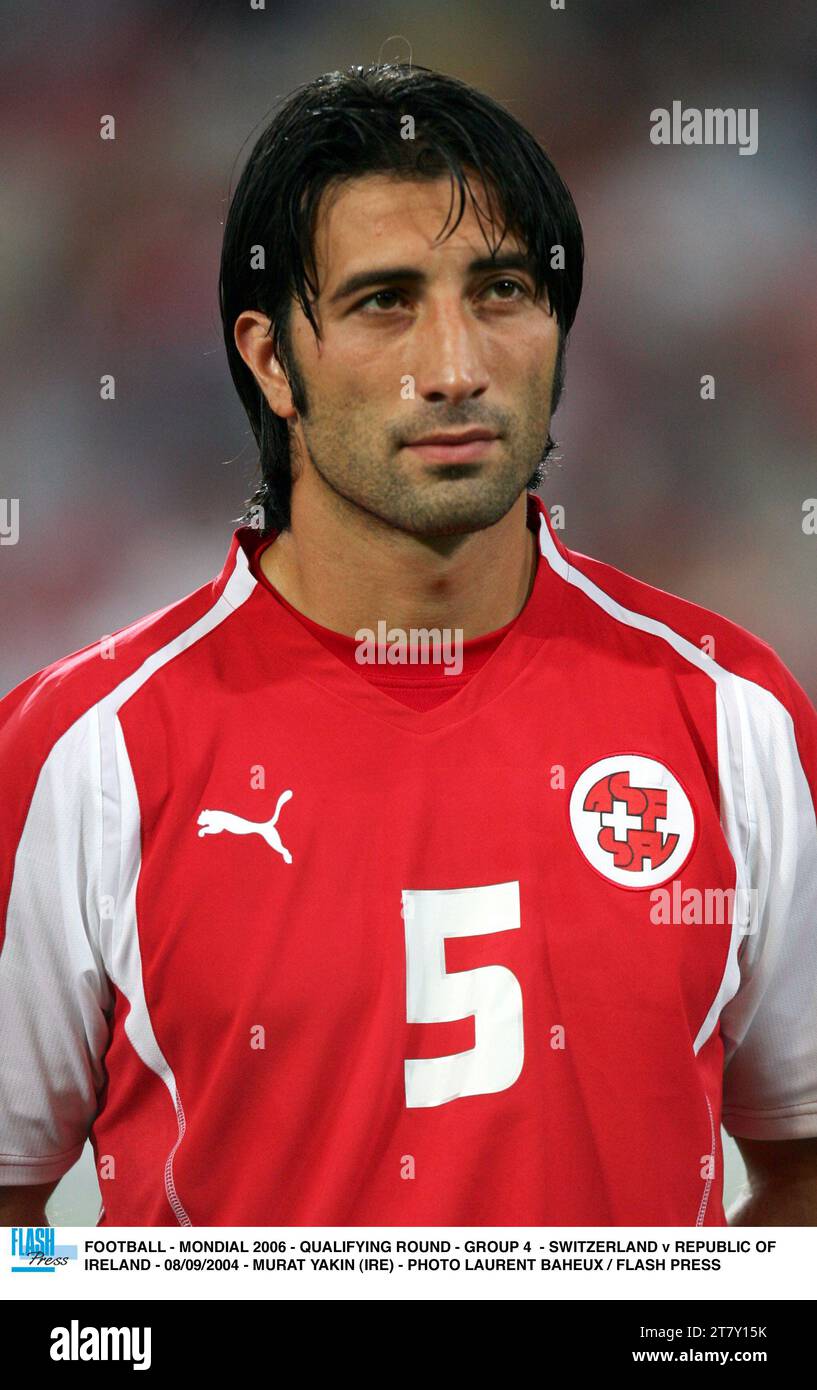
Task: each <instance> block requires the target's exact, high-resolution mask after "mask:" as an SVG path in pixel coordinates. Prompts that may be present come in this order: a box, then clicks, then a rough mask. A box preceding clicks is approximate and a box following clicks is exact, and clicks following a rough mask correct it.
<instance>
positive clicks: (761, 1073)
mask: <svg viewBox="0 0 817 1390" xmlns="http://www.w3.org/2000/svg"><path fill="white" fill-rule="evenodd" d="M768 650H769V652H770V654H771V657H772V663H771V668H770V682H769V685H770V687H771V688H769V689H767V688H766V687H765V686H760V685H758V684H756V683H754V682H749V681H746V682H743V686H744V689H743V691H742V694H741V700H740V708H741V724H742V730H741V739H742V742H743V748H744V779H745V795H746V804H747V807H748V808H749V839H748V849H747V858H748V863H747V874H748V881H749V888H750V900H751V901H752V914H751V921H750V926H749V930H748V932H747V935H746V937H745V939H744V941H743V943H742V949H741V952H740V956H739V962H740V977H741V979H740V986H739V988H738V991H737V993H736V994H735V995H734V997H733V998H732V999H731V1000H730V1001H729V1003H728V1004H727V1005H726V1007H725V1008H724V1010H723V1013H722V1015H721V1034H722V1037H723V1039H724V1043H725V1049H726V1052H725V1057H726V1062H725V1072H724V1089H723V1115H722V1119H723V1126H724V1128H725V1129H726V1131H727V1132H728V1133H729V1134H732V1135H737V1136H740V1137H745V1138H749V1139H798V1138H810V1137H815V1136H817V811H816V810H815V808H816V807H817V712H815V709H814V706H813V704H812V703H811V701H810V700H809V698H808V696H807V695H806V692H805V691H804V690H803V688H802V687H801V686H800V685H799V684H798V683H797V681H796V680H795V678H794V676H793V675H792V674H791V672H790V671H789V670H788V669H787V668H786V667H785V666H784V665H783V663H782V662H781V661H780V659H779V657H777V656H776V655H775V654H774V653H773V652H772V651H771V649H768Z"/></svg>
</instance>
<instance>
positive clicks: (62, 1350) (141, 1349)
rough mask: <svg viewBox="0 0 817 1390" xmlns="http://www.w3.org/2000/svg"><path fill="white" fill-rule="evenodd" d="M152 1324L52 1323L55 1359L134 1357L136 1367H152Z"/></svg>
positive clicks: (132, 1358)
mask: <svg viewBox="0 0 817 1390" xmlns="http://www.w3.org/2000/svg"><path fill="white" fill-rule="evenodd" d="M150 1334H151V1329H150V1328H149V1327H80V1325H79V1321H78V1319H77V1318H72V1319H71V1322H70V1324H69V1326H68V1327H52V1329H51V1360H52V1361H131V1362H132V1363H133V1369H134V1370H135V1371H147V1370H148V1369H149V1368H150V1341H151V1337H150Z"/></svg>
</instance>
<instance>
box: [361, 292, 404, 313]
mask: <svg viewBox="0 0 817 1390" xmlns="http://www.w3.org/2000/svg"><path fill="white" fill-rule="evenodd" d="M384 296H385V298H386V299H388V298H389V296H391V298H392V299H393V300H394V299H401V298H402V296H401V294H400V291H399V290H375V292H374V294H370V295H368V296H367V297H366V299H361V301H360V303H359V304H358V305H357V306H356V307H357V308H358V309H364V310H366V309H367V308H368V305H370V304H372V303H373V302H374V301H375V300H382V299H383V298H384ZM393 307H394V306H393V305H390V304H386V305H382V304H381V305H380V308H385V309H390V308H393ZM380 317H381V318H382V317H383V316H382V314H381V315H380Z"/></svg>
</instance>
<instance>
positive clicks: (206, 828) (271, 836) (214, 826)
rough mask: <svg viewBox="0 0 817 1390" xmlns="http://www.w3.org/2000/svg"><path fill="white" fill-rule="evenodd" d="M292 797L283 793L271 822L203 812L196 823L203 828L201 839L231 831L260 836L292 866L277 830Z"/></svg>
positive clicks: (224, 812) (215, 812)
mask: <svg viewBox="0 0 817 1390" xmlns="http://www.w3.org/2000/svg"><path fill="white" fill-rule="evenodd" d="M291 796H292V792H291V791H285V792H281V795H280V796H279V798H278V802H277V805H276V807H275V813H274V815H272V816H271V817H270V819H269V820H262V821H254V820H245V819H244V817H243V816H237V815H235V814H234V813H233V812H232V811H202V812H201V815H200V816H199V818H198V820H197V821H196V824H197V825H198V826H200V827H201V828H200V830H199V837H201V836H202V835H220V834H221V832H222V830H229V831H230V833H231V834H233V835H260V836H261V838H262V839H263V840H266V842H267V844H268V845H269V847H270V849H274V850H276V851H277V852H278V854H280V855H281V856H282V858H283V860H284V863H285V864H291V863H292V855H291V854H290V852H289V850H288V849H285V848H284V846H283V845H282V843H281V836H280V835H279V834H278V831H277V830H276V829H275V826H276V824H277V822H278V817H279V815H280V814H281V807H282V806H285V805H286V803H287V802H288V801H289V799H290V797H291Z"/></svg>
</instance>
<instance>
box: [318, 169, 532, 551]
mask: <svg viewBox="0 0 817 1390" xmlns="http://www.w3.org/2000/svg"><path fill="white" fill-rule="evenodd" d="M471 186H472V188H473V189H474V194H475V196H476V197H477V198H478V200H479V204H480V208H481V210H484V209H485V202H484V190H483V189H482V188H481V186H480V184H479V182H478V181H476V180H473V179H472V181H471ZM450 197H451V184H450V181H449V179H448V177H447V176H446V177H444V178H441V179H439V180H435V181H434V182H416V181H413V180H405V179H396V178H394V177H392V176H386V175H369V176H366V177H365V178H361V179H356V180H354V181H353V182H351V183H346V184H342V185H340V186H339V187H337V188H335V189H333V190H331V191H329V192H327V194H326V195H324V199H323V201H322V205H321V209H320V212H319V218H318V224H317V229H316V239H315V255H316V269H317V272H318V284H319V286H320V295H319V298H318V299H317V301H316V302H315V303H314V305H313V312H314V313H315V315H316V318H317V320H318V323H319V326H320V329H321V339H320V341H317V340H316V338H315V335H314V333H313V331H312V328H311V325H310V324H309V321H308V320H307V319H306V317H305V315H304V314H303V312H302V311H301V308H300V305H298V304H295V305H294V306H293V310H292V320H291V334H290V338H291V343H292V348H293V351H294V357H295V360H296V362H297V364H298V367H299V370H300V374H301V378H302V382H303V385H304V387H305V391H306V397H307V402H308V409H307V412H306V414H305V415H301V416H299V418H298V420H297V423H296V425H295V427H294V431H295V439H296V440H297V449H296V453H297V460H296V461H295V466H294V468H293V475H294V476H295V477H297V476H298V472H299V470H300V469H304V468H310V467H311V468H314V469H315V470H316V473H317V474H318V475H319V476H320V478H321V479H322V480H323V482H324V484H325V485H326V486H328V487H329V488H331V489H332V490H333V491H334V492H336V493H339V494H341V496H343V497H344V498H346V499H347V500H348V501H350V502H352V503H354V504H356V505H357V506H359V507H361V508H363V509H364V510H365V511H367V512H369V513H372V514H373V515H374V516H376V517H378V518H379V519H380V520H382V521H385V522H386V523H388V524H389V525H391V526H394V527H396V528H398V529H400V530H404V531H409V532H412V533H414V534H417V535H424V536H434V535H455V534H459V533H462V532H468V531H473V530H479V529H481V528H482V527H485V526H490V525H493V524H494V523H495V522H497V521H499V520H500V519H501V518H502V517H503V516H505V514H506V513H507V512H508V511H509V510H510V508H511V507H512V505H513V504H514V502H515V501H516V500H517V498H518V497H519V495H520V493H522V492H523V491H524V489H525V485H526V483H527V481H528V479H529V478H530V476H531V474H532V473H533V471H534V469H535V468H536V465H537V463H538V462H539V461H540V459H541V458H542V456H543V454H544V452H545V448H546V441H547V436H548V427H549V423H550V401H551V388H552V383H553V373H554V366H555V362H556V355H557V350H558V342H559V336H558V324H557V322H556V318H555V316H552V315H551V314H550V312H549V307H548V304H547V300H546V298H543V299H540V300H539V301H538V302H536V301H535V300H534V281H533V275H532V270H531V268H529V267H528V266H527V264H524V262H525V251H524V248H523V247H522V246H521V245H520V243H519V242H518V241H516V240H515V239H514V238H513V237H512V235H511V234H510V233H509V234H508V236H506V238H505V240H504V242H503V243H502V246H501V247H500V249H499V252H498V264H497V265H496V266H492V265H490V264H485V262H486V261H487V260H488V259H489V258H490V252H489V248H488V246H487V245H486V242H485V239H484V237H483V235H482V233H481V231H480V228H479V224H478V222H477V219H476V216H475V214H474V210H473V208H472V206H471V202H470V199H468V200H466V206H465V212H464V214H463V218H462V220H461V222H460V224H459V226H458V228H457V230H456V231H455V232H454V233H453V234H452V235H449V236H448V237H447V239H445V240H442V241H439V242H436V241H435V238H436V236H437V234H438V233H439V231H440V229H441V228H442V226H443V223H444V221H445V218H446V214H447V213H448V207H449V200H450ZM509 256H513V257H514V258H515V259H518V260H519V264H518V265H513V266H508V265H505V264H504V258H506V257H509ZM474 262H479V263H481V264H478V265H475V264H474ZM353 279H354V283H352V281H353ZM476 427H479V428H481V429H483V430H487V431H489V432H490V433H491V434H493V435H494V436H495V437H494V438H492V439H489V440H485V439H483V440H482V441H481V442H479V441H477V442H475V443H472V444H471V445H470V446H463V445H460V446H455V453H454V455H451V454H448V455H447V456H446V455H445V454H444V453H443V452H441V451H439V449H438V448H435V447H434V446H433V445H427V446H420V445H418V444H417V441H419V440H420V439H421V438H422V437H424V436H427V435H430V434H439V433H445V434H457V433H461V432H463V431H465V430H468V429H474V428H476ZM412 442H414V443H415V445H416V447H412Z"/></svg>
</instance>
